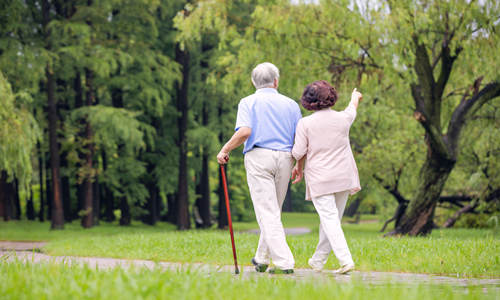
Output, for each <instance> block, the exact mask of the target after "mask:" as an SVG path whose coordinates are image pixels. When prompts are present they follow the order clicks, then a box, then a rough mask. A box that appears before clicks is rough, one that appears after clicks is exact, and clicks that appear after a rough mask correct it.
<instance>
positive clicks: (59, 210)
mask: <svg viewBox="0 0 500 300" xmlns="http://www.w3.org/2000/svg"><path fill="white" fill-rule="evenodd" d="M50 10H51V5H50V2H49V1H48V0H44V1H42V16H43V21H42V25H43V29H44V32H45V38H46V43H47V44H46V48H47V50H48V51H51V48H52V46H51V41H50V39H51V36H50V29H49V27H48V25H49V22H50V20H51V17H50ZM46 78H47V79H46V90H47V106H48V120H49V152H50V169H51V175H52V176H51V178H52V180H51V183H52V199H51V208H52V211H51V216H52V219H51V228H52V229H63V228H64V212H63V204H62V189H61V177H60V174H59V173H60V161H59V159H60V157H59V145H58V143H57V128H58V126H57V111H56V95H55V88H56V87H55V85H56V81H55V76H54V68H53V64H52V63H51V62H48V63H47V69H46Z"/></svg>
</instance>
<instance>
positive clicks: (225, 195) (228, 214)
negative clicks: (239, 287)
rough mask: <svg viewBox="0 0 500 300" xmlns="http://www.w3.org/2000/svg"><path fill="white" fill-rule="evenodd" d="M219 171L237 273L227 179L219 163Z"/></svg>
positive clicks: (222, 166) (235, 271)
mask: <svg viewBox="0 0 500 300" xmlns="http://www.w3.org/2000/svg"><path fill="white" fill-rule="evenodd" d="M220 172H221V174H222V185H223V186H224V197H225V198H226V210H227V223H228V224H229V233H231V245H232V246H233V258H234V274H239V273H240V270H239V269H238V260H237V259H236V246H235V245H234V234H233V222H232V221H231V209H230V208H229V194H228V193H227V181H226V172H225V170H224V165H220Z"/></svg>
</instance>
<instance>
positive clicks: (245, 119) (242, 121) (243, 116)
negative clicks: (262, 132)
mask: <svg viewBox="0 0 500 300" xmlns="http://www.w3.org/2000/svg"><path fill="white" fill-rule="evenodd" d="M241 127H249V128H252V119H251V118H250V109H249V108H248V105H247V103H246V102H244V101H240V104H238V113H237V115H236V126H235V127H234V130H235V131H236V130H238V129H240V128H241Z"/></svg>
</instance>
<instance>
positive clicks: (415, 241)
mask: <svg viewBox="0 0 500 300" xmlns="http://www.w3.org/2000/svg"><path fill="white" fill-rule="evenodd" d="M283 220H284V224H285V226H287V227H298V226H306V227H310V228H312V229H313V232H312V233H311V234H307V235H302V236H289V237H288V238H287V240H288V242H289V245H290V247H291V249H292V252H293V254H294V256H295V260H296V267H307V259H308V258H309V257H310V256H311V255H312V253H313V252H314V249H315V247H316V243H317V240H318V237H317V228H318V224H317V223H318V219H317V216H316V215H315V214H295V213H292V214H284V217H283ZM255 227H256V224H255V223H236V224H235V229H236V230H237V232H236V235H235V239H236V247H237V252H238V260H239V262H240V264H247V265H248V264H249V261H250V259H251V258H252V256H253V254H254V251H255V248H256V246H257V241H258V236H256V235H252V234H247V233H243V232H242V230H246V229H248V228H255ZM343 227H344V230H345V235H346V238H347V241H348V244H349V247H350V249H351V252H352V255H353V258H354V261H355V263H356V265H357V269H358V270H364V271H396V272H415V273H432V274H444V275H452V276H458V277H495V278H498V277H500V238H499V236H498V235H494V234H493V233H492V231H490V230H478V229H470V230H468V229H448V230H435V231H433V233H432V234H431V236H429V237H419V238H407V237H402V238H383V237H381V234H380V233H378V229H379V228H380V224H379V223H365V224H344V225H343ZM0 240H46V241H49V243H48V244H47V246H46V247H45V248H44V249H43V252H45V253H48V254H50V255H75V256H99V257H115V258H138V259H150V260H156V261H173V262H204V263H213V264H228V265H229V264H231V263H232V254H231V246H230V241H229V234H228V233H227V231H220V230H215V229H212V230H191V231H183V232H179V231H176V230H175V227H174V226H172V225H167V224H161V225H158V226H154V227H152V226H147V225H142V224H139V223H134V224H133V225H132V226H130V227H126V228H123V227H119V226H117V225H114V224H106V223H103V224H102V225H101V226H98V227H95V228H92V229H82V228H81V227H80V225H79V224H78V223H77V222H75V223H73V224H67V225H66V229H65V230H63V231H50V230H49V224H48V223H43V224H40V223H38V222H27V221H21V222H7V223H5V222H0ZM336 267H337V260H336V258H335V257H334V255H333V254H332V255H331V256H330V259H329V262H328V264H327V266H326V268H330V269H332V268H336Z"/></svg>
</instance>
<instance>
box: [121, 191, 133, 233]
mask: <svg viewBox="0 0 500 300" xmlns="http://www.w3.org/2000/svg"><path fill="white" fill-rule="evenodd" d="M120 210H121V217H120V226H128V225H130V223H131V221H132V216H131V215H130V206H129V204H128V201H127V198H125V197H121V199H120Z"/></svg>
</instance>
